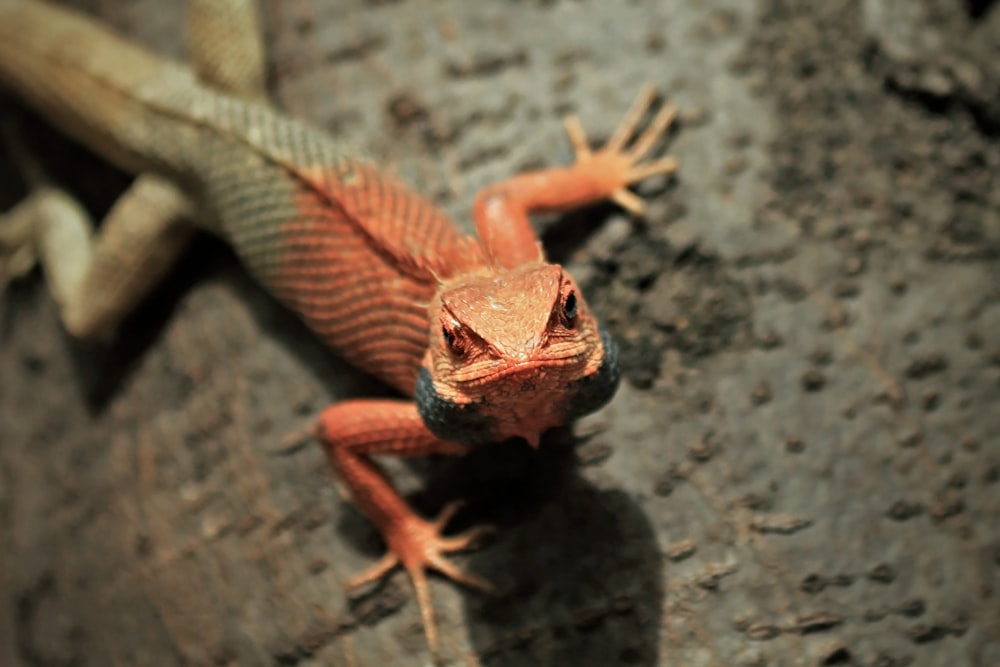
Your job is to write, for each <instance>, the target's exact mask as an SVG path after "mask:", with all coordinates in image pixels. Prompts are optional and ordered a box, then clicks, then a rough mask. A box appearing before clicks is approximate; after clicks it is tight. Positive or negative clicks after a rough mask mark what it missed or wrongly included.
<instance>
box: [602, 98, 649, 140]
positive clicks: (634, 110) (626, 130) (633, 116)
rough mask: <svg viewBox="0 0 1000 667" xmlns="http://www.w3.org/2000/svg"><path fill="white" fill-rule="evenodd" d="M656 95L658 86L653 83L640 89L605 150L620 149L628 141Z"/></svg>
mask: <svg viewBox="0 0 1000 667" xmlns="http://www.w3.org/2000/svg"><path fill="white" fill-rule="evenodd" d="M655 95H656V88H655V87H654V86H653V85H652V84H646V85H645V86H643V88H642V90H641V91H639V95H638V96H637V97H636V98H635V101H634V102H632V106H631V107H630V108H629V110H628V111H627V112H625V117H624V118H622V121H621V122H620V123H619V124H618V127H616V128H615V131H614V132H613V133H612V134H611V138H610V139H608V143H607V144H606V145H605V146H604V150H608V151H619V150H621V149H622V148H623V147H624V146H625V144H626V143H627V142H628V139H629V137H631V136H632V135H633V134H634V133H635V129H636V127H638V125H639V121H640V120H642V117H643V116H644V115H645V113H646V110H647V109H649V106H650V105H651V104H652V103H653V97H654V96H655Z"/></svg>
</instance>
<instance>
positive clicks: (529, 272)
mask: <svg viewBox="0 0 1000 667" xmlns="http://www.w3.org/2000/svg"><path fill="white" fill-rule="evenodd" d="M0 83H2V84H3V85H4V86H5V87H7V88H10V89H13V90H14V91H16V92H17V93H18V94H19V95H21V96H22V97H23V98H24V99H25V100H26V101H27V102H28V103H30V104H32V105H33V106H35V107H36V108H37V109H38V110H39V111H40V112H42V113H43V114H45V115H47V116H48V117H49V118H50V119H51V120H52V121H53V122H55V123H56V124H58V125H59V126H60V127H62V128H63V129H64V130H65V131H66V132H67V133H69V134H72V135H73V136H75V137H76V138H77V139H78V140H80V141H82V142H84V143H86V144H87V145H89V146H90V147H91V148H92V149H93V150H95V151H97V152H99V153H101V154H103V155H104V156H105V157H106V158H107V159H109V160H111V161H113V162H115V163H117V164H118V165H120V166H121V167H123V168H126V169H129V170H132V171H135V172H142V173H149V172H152V173H155V174H157V175H158V176H159V177H161V178H163V179H165V180H166V181H167V182H169V183H171V184H173V185H174V186H176V187H177V188H178V189H179V191H181V192H183V193H184V195H185V196H186V197H188V198H189V199H190V201H191V202H193V203H194V205H195V207H196V209H197V216H196V219H197V222H198V224H199V225H201V226H203V227H204V228H205V229H207V230H209V231H211V232H212V233H215V234H217V235H219V236H221V237H222V238H223V239H225V240H226V241H227V242H228V243H230V244H231V245H232V246H233V248H234V249H235V250H236V252H237V253H238V254H239V256H240V258H241V259H242V260H243V262H244V263H245V264H246V266H247V267H248V268H249V270H250V271H251V272H252V273H253V275H254V276H255V277H256V278H257V279H258V280H259V281H260V283H261V284H262V285H263V286H264V287H265V288H267V289H268V290H269V291H270V292H272V293H273V294H274V295H275V296H277V297H278V298H279V299H280V300H281V301H282V302H283V303H285V304H286V305H287V306H288V307H289V308H291V309H292V310H294V311H295V312H296V313H298V315H299V316H300V317H301V318H302V319H303V320H304V321H305V322H306V323H307V324H308V325H309V326H310V327H311V328H312V330H313V331H315V332H316V334H317V335H318V336H319V337H320V338H321V339H322V340H323V342H324V343H325V344H326V345H328V346H329V347H330V348H331V349H333V350H334V351H336V352H337V353H339V354H341V355H343V356H344V357H345V358H347V359H349V360H350V361H352V362H353V363H354V364H356V365H357V366H358V367H359V368H361V369H363V370H365V371H367V372H369V373H372V374H374V375H376V376H378V377H380V378H382V379H383V380H384V381H386V382H387V383H389V384H391V385H392V386H394V387H396V388H397V389H398V390H399V391H400V392H402V393H403V394H404V395H406V396H415V398H416V400H408V399H407V400H352V401H345V402H342V403H339V404H336V405H333V406H331V407H329V408H327V409H326V410H325V411H324V412H323V413H322V414H321V415H320V418H319V421H318V423H317V426H316V428H315V434H316V436H317V437H318V438H319V439H320V440H321V441H322V443H323V445H324V447H325V451H326V453H327V455H328V457H329V459H330V462H331V463H332V465H333V467H334V469H335V470H336V472H337V474H338V475H339V476H340V477H341V478H342V479H343V480H344V481H345V482H346V484H347V485H348V487H349V488H350V491H351V494H352V496H353V498H354V500H355V502H356V503H357V505H358V507H359V508H360V509H361V511H362V512H364V513H365V514H366V515H367V516H368V517H369V518H370V519H371V520H372V521H373V522H375V524H376V525H377V526H378V527H379V529H380V531H381V532H382V534H383V536H384V537H385V540H386V543H387V545H388V553H387V555H386V557H385V558H383V559H382V561H380V562H379V563H378V564H377V565H376V566H375V567H374V568H372V570H370V571H369V572H367V573H365V574H363V575H361V576H360V577H359V578H358V579H357V580H356V581H355V582H354V583H355V584H362V583H365V582H369V581H373V580H375V579H378V578H380V577H382V576H383V575H384V574H386V573H388V572H389V571H390V570H391V569H393V568H394V567H395V566H396V565H397V564H399V565H402V566H403V567H404V568H405V569H406V570H407V572H408V573H409V575H410V577H411V580H412V581H413V584H414V586H415V589H416V593H417V597H418V601H419V603H420V610H421V616H422V619H423V622H424V627H425V630H426V634H427V638H428V642H429V644H430V646H431V648H432V650H435V651H436V646H437V634H436V630H435V623H434V619H433V612H432V606H431V604H430V599H429V592H428V588H427V582H426V576H425V569H426V568H433V569H437V570H439V571H441V572H443V573H444V574H446V575H448V576H450V577H452V578H453V579H456V580H459V581H462V582H464V583H467V584H470V585H474V586H478V587H481V588H486V587H487V585H486V584H485V583H483V582H481V581H479V580H476V579H473V578H472V577H470V576H468V575H466V574H464V573H462V572H461V571H460V570H458V569H457V568H456V567H455V566H454V565H453V564H452V563H451V562H450V561H449V560H448V559H447V558H446V554H447V553H449V552H452V551H456V550H459V549H462V548H464V547H466V546H467V545H468V544H469V542H470V540H471V539H472V538H473V537H474V533H472V534H467V535H463V536H458V537H443V536H441V535H440V532H441V530H442V529H443V527H444V525H445V523H446V522H447V520H448V518H449V517H450V516H451V513H452V512H453V509H454V508H453V507H449V508H446V510H445V511H444V512H443V513H442V515H441V516H440V517H439V518H438V519H437V520H436V521H427V520H425V519H422V518H420V517H419V516H417V515H416V514H415V513H414V512H413V511H412V510H411V509H410V508H409V507H408V506H407V504H406V503H405V501H404V500H403V499H402V498H401V497H400V496H399V494H398V493H397V492H396V491H395V489H394V488H393V486H392V483H391V481H390V480H389V478H388V477H387V476H386V475H385V473H384V472H383V471H382V470H381V469H380V468H379V467H378V465H377V464H376V463H375V462H374V461H373V460H372V458H371V457H373V456H377V455H392V456H402V457H413V456H424V455H427V454H431V453H447V454H462V453H464V452H466V451H468V448H469V447H470V446H472V445H478V444H481V443H487V442H496V441H500V440H504V439H506V438H509V437H514V436H519V437H522V438H525V439H527V440H528V442H530V443H532V444H533V445H535V444H537V443H538V440H539V437H540V435H541V434H542V433H543V432H544V431H545V430H547V429H549V428H551V427H553V426H556V425H560V424H564V423H566V422H568V421H570V420H572V419H574V418H576V417H579V416H581V415H582V414H586V413H587V412H590V411H593V410H595V409H597V408H598V407H600V406H601V405H602V404H604V403H605V402H607V401H608V400H610V398H611V396H612V395H613V393H614V390H615V388H616V386H617V382H618V368H617V359H616V357H615V348H614V344H613V343H612V341H611V339H610V337H609V336H607V334H605V333H603V332H602V331H601V330H600V327H599V326H598V323H597V320H596V318H595V317H594V315H593V313H592V312H591V311H590V310H589V309H588V307H587V304H586V302H585V300H584V298H583V296H582V295H581V293H580V290H579V287H578V286H577V285H576V284H575V283H574V282H573V279H572V278H571V277H570V276H569V275H568V274H567V273H566V272H565V271H564V270H563V269H562V267H560V266H558V265H555V264H550V263H548V262H546V260H545V257H544V254H543V252H542V249H541V246H540V244H539V242H538V239H537V238H536V236H535V234H534V232H533V231H532V229H531V226H530V224H529V220H528V215H529V213H531V212H535V211H540V210H555V211H559V210H565V209H568V208H572V207H576V206H580V205H583V204H587V203H589V202H594V201H598V200H602V199H605V198H612V199H614V200H615V201H617V202H619V203H621V204H622V205H623V206H625V207H626V208H629V209H630V210H633V211H635V212H638V211H639V210H640V209H641V205H642V203H641V201H640V200H639V199H638V198H637V197H636V196H635V195H633V194H631V193H629V192H628V191H627V190H626V189H625V187H626V186H627V185H628V184H630V183H633V182H636V181H639V180H641V179H644V178H646V177H648V176H651V175H654V174H660V173H669V172H672V171H673V170H674V169H675V167H676V164H675V163H674V161H673V160H671V159H669V158H668V159H662V160H659V161H654V162H650V163H641V160H642V159H643V157H644V156H645V155H646V153H647V152H648V151H649V150H650V148H651V147H652V146H653V145H654V144H655V143H656V141H657V140H658V139H659V137H660V136H661V134H662V133H663V132H664V130H665V129H666V128H667V126H668V125H669V124H670V122H671V119H672V117H673V111H672V109H670V108H664V109H662V110H661V112H660V113H659V114H657V116H656V117H655V118H654V119H653V120H652V121H651V123H650V125H649V126H648V127H647V129H646V130H645V131H644V132H643V133H642V135H641V136H639V137H638V138H637V139H635V141H634V143H632V144H631V146H630V147H626V146H627V144H629V142H630V140H631V139H632V137H633V135H634V134H635V128H636V126H637V124H638V122H639V120H640V118H641V117H642V116H643V115H644V114H645V113H646V111H647V109H648V105H649V103H650V101H651V95H652V94H651V92H649V91H647V92H646V93H645V94H644V95H643V96H641V97H640V99H639V100H638V101H637V103H636V105H635V106H634V107H633V109H632V110H631V111H630V112H629V115H628V116H627V117H626V119H625V121H624V122H623V123H622V125H621V126H620V127H619V128H618V130H616V131H615V133H614V135H613V136H612V138H611V139H610V140H609V142H608V144H607V145H606V146H605V147H604V148H603V149H601V150H600V151H597V152H591V150H590V149H589V148H588V146H587V142H586V139H585V137H584V135H583V132H582V130H581V129H580V127H579V124H578V123H576V122H575V121H571V122H570V123H568V125H567V129H568V130H569V133H570V138H571V140H572V141H573V144H574V148H575V149H576V153H577V162H576V163H575V164H574V165H572V166H570V167H561V168H552V169H546V170H542V171H538V172H533V173H527V174H522V175H519V176H516V177H514V178H512V179H510V180H508V181H505V182H503V183H500V184H498V185H495V186H492V187H490V188H487V189H486V190H485V191H483V192H482V193H481V194H480V195H479V197H478V198H477V200H476V204H475V208H474V211H473V216H474V219H475V223H476V228H477V232H478V238H472V237H467V236H463V235H462V234H460V232H459V231H458V230H457V228H456V227H455V226H454V225H453V224H452V223H451V221H450V220H448V219H447V218H446V217H445V215H443V214H442V213H441V212H440V211H438V210H437V209H436V208H435V207H434V206H433V205H431V204H430V203H429V202H427V201H426V200H424V199H423V198H422V197H420V196H419V195H417V194H416V193H414V192H412V191H411V190H409V189H408V188H407V187H406V186H404V185H403V184H401V183H399V182H397V181H395V180H394V179H392V178H390V177H389V176H387V175H385V174H383V173H381V172H379V171H378V170H376V169H375V168H374V167H372V166H370V165H368V164H365V163H363V162H360V161H357V160H355V159H353V158H351V157H350V156H348V155H344V154H342V153H341V152H340V151H338V149H337V146H336V145H335V144H334V143H333V142H332V141H331V140H330V139H329V138H328V137H326V136H325V135H323V134H322V133H320V132H317V131H315V130H312V129H310V128H308V127H306V126H304V125H301V124H299V123H297V122H296V121H294V120H292V119H289V118H287V117H285V116H283V115H281V114H280V113H278V112H276V111H274V110H272V109H269V108H267V107H265V106H259V105H256V104H253V103H249V102H244V101H240V100H237V99H235V98H232V97H227V96H225V95H222V94H220V93H218V92H217V91H215V90H211V89H209V88H208V87H206V86H204V85H202V84H201V83H199V82H198V81H197V80H196V79H195V77H194V76H193V75H192V73H191V72H190V71H188V70H187V69H184V68H183V67H181V66H179V65H176V64H174V63H171V62H167V61H164V60H162V59H159V58H157V57H155V56H153V55H151V54H149V53H147V52H145V51H143V50H142V49H140V48H139V47H137V46H135V45H133V44H130V43H128V42H126V41H124V40H122V39H121V38H119V37H117V36H115V35H114V34H112V33H111V32H109V31H107V30H105V29H103V28H101V27H100V26H99V25H97V24H95V23H93V22H91V21H90V20H88V19H85V18H83V17H80V16H78V15H76V14H72V13H70V12H67V11H65V10H60V9H55V8H52V7H49V6H46V5H43V4H40V3H34V2H30V3H29V2H16V3H15V2H11V1H10V0H4V3H3V4H0ZM116 252H119V253H120V254H123V255H127V254H128V252H129V250H128V249H127V248H124V249H117V250H116ZM109 280H111V279H110V278H109ZM114 280H115V281H120V280H121V277H120V276H115V277H114ZM91 289H95V290H96V291H98V292H99V291H100V289H101V286H100V285H98V286H97V287H96V288H93V287H92V288H91ZM108 289H111V288H110V287H108ZM95 298H96V297H95ZM98 325H100V322H97V323H89V324H87V325H86V326H82V325H81V326H80V331H78V333H81V332H82V333H89V332H91V331H92V330H94V329H96V328H97V327H98Z"/></svg>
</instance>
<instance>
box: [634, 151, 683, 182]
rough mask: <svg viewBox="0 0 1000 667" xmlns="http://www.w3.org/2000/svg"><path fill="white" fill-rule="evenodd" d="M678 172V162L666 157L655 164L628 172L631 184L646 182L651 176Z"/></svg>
mask: <svg viewBox="0 0 1000 667" xmlns="http://www.w3.org/2000/svg"><path fill="white" fill-rule="evenodd" d="M675 171H677V160H676V159H675V158H672V157H665V158H662V159H660V160H656V161H655V162H647V163H646V164H640V165H637V166H635V167H632V168H631V169H630V170H629V172H628V180H629V183H638V182H639V181H643V180H646V179H647V178H649V177H650V176H658V175H659V174H672V173H674V172H675Z"/></svg>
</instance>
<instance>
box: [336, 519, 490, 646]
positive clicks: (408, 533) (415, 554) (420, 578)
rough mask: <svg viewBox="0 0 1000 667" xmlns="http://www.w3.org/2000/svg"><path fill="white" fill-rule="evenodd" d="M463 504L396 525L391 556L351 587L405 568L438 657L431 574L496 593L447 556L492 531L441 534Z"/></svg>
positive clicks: (390, 538)
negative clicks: (434, 572)
mask: <svg viewBox="0 0 1000 667" xmlns="http://www.w3.org/2000/svg"><path fill="white" fill-rule="evenodd" d="M461 506H462V503H461V502H453V503H449V504H448V505H447V506H446V507H445V508H444V510H442V512H441V514H439V515H438V517H437V519H435V520H434V521H427V520H425V519H421V518H420V517H418V516H416V515H412V516H410V517H409V518H407V519H406V521H405V522H401V523H400V524H398V525H396V526H395V527H394V528H393V530H392V531H391V532H387V534H386V535H385V539H386V542H387V543H388V547H389V550H388V553H386V555H385V556H383V557H382V559H381V560H380V561H379V562H378V563H376V564H375V565H374V566H372V567H371V568H370V569H368V570H366V571H365V572H363V573H361V574H360V575H358V576H357V577H355V578H353V579H352V580H351V581H350V582H349V583H348V587H350V588H358V587H361V586H365V585H367V584H370V583H372V582H375V581H378V580H379V579H381V578H382V577H384V576H386V575H387V574H389V573H390V572H391V571H392V570H393V569H394V568H395V567H396V566H397V565H402V566H403V567H404V568H405V569H406V571H407V573H408V574H409V575H410V580H411V581H412V582H413V588H414V589H415V591H416V594H417V603H418V604H419V606H420V617H421V620H422V621H423V625H424V633H425V634H426V636H427V643H428V645H429V646H430V649H431V652H432V653H433V654H434V655H437V648H438V637H437V626H436V625H435V622H434V608H433V606H432V605H431V596H430V588H429V587H428V585H427V572H426V571H427V570H428V569H432V570H437V571H438V572H440V573H441V574H443V575H445V576H446V577H448V578H449V579H452V580H454V581H457V582H458V583H460V584H464V585H466V586H469V587H471V588H476V589H479V590H481V591H485V592H487V593H494V592H496V589H494V588H493V586H492V585H491V584H490V583H489V582H486V581H484V580H482V579H480V578H478V577H475V576H473V575H471V574H468V573H466V572H463V571H462V570H461V569H460V568H459V567H458V566H456V565H455V564H454V563H452V562H451V561H450V560H449V559H448V558H446V557H445V554H449V553H454V552H456V551H464V550H466V549H468V548H469V547H470V546H471V545H472V544H473V543H474V542H476V541H477V540H478V539H479V538H480V537H481V536H482V535H483V534H484V533H488V532H489V531H490V528H489V527H486V526H480V527H477V528H473V529H471V530H469V531H467V532H465V533H462V534H461V535H455V536H452V537H445V536H443V535H441V531H443V530H444V527H445V526H446V525H447V524H448V521H450V520H451V518H452V517H453V516H455V513H456V512H458V510H459V509H460V508H461Z"/></svg>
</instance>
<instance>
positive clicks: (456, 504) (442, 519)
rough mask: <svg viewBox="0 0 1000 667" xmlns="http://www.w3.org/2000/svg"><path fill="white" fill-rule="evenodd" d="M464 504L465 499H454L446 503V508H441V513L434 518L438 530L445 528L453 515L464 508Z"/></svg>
mask: <svg viewBox="0 0 1000 667" xmlns="http://www.w3.org/2000/svg"><path fill="white" fill-rule="evenodd" d="M464 506H465V501H463V500H453V501H451V502H450V503H448V504H447V505H445V506H444V509H443V510H441V513H440V514H438V515H437V518H436V519H434V523H433V525H434V528H435V529H436V530H437V531H438V532H441V531H442V530H444V528H445V526H447V525H448V522H449V521H451V519H452V517H454V516H455V515H456V514H458V511H459V510H460V509H462V508H463V507H464Z"/></svg>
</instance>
